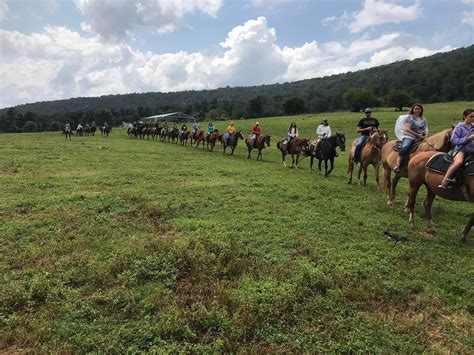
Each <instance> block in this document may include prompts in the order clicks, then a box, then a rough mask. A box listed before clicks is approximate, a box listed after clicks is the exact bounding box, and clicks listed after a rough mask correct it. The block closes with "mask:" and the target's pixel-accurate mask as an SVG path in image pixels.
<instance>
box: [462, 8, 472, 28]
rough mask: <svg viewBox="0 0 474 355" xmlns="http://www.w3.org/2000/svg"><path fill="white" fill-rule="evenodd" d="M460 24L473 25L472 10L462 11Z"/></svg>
mask: <svg viewBox="0 0 474 355" xmlns="http://www.w3.org/2000/svg"><path fill="white" fill-rule="evenodd" d="M461 24H462V25H464V24H466V25H469V26H474V11H463V13H462V21H461Z"/></svg>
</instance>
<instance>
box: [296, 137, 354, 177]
mask: <svg viewBox="0 0 474 355" xmlns="http://www.w3.org/2000/svg"><path fill="white" fill-rule="evenodd" d="M337 147H339V148H340V149H341V151H342V152H345V151H346V135H345V134H344V133H336V134H335V135H334V136H331V137H329V138H326V139H323V140H322V141H321V142H320V143H319V145H318V146H317V144H316V143H311V145H310V147H309V152H310V153H311V160H310V163H309V172H310V173H313V164H314V158H316V159H318V171H319V175H322V174H323V172H322V170H321V165H322V162H323V161H324V176H326V177H328V176H329V174H331V172H332V171H333V169H334V158H335V157H336V156H337V152H336V148H337ZM305 153H306V152H305ZM328 161H329V163H330V164H331V166H330V167H329V170H328Z"/></svg>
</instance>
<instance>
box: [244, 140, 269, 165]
mask: <svg viewBox="0 0 474 355" xmlns="http://www.w3.org/2000/svg"><path fill="white" fill-rule="evenodd" d="M270 138H271V136H269V135H267V134H263V135H262V134H260V135H258V137H257V139H256V141H255V146H254V144H253V138H252V134H251V135H249V136H248V137H247V140H246V141H245V143H247V149H248V150H249V155H248V157H247V159H250V152H251V151H252V149H254V148H255V149H258V154H257V160H258V159H259V158H260V160H263V159H262V150H263V149H265V144H266V145H267V147H269V146H270Z"/></svg>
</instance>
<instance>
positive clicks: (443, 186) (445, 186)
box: [438, 178, 455, 190]
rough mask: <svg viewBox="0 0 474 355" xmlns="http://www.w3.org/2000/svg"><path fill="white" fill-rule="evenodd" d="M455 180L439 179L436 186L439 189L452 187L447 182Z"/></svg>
mask: <svg viewBox="0 0 474 355" xmlns="http://www.w3.org/2000/svg"><path fill="white" fill-rule="evenodd" d="M453 182H455V180H454V179H446V178H445V179H443V181H441V184H439V185H438V187H439V188H440V189H445V190H446V189H452V188H453V187H452V186H449V184H451V183H453Z"/></svg>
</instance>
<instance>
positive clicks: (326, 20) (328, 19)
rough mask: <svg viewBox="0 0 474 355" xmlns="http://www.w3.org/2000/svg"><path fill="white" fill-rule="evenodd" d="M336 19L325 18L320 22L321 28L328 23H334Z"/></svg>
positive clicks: (332, 17)
mask: <svg viewBox="0 0 474 355" xmlns="http://www.w3.org/2000/svg"><path fill="white" fill-rule="evenodd" d="M336 19H337V17H336V16H328V17H325V18H323V19H322V20H321V24H322V25H323V26H328V25H329V24H330V23H332V22H334V21H336Z"/></svg>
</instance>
